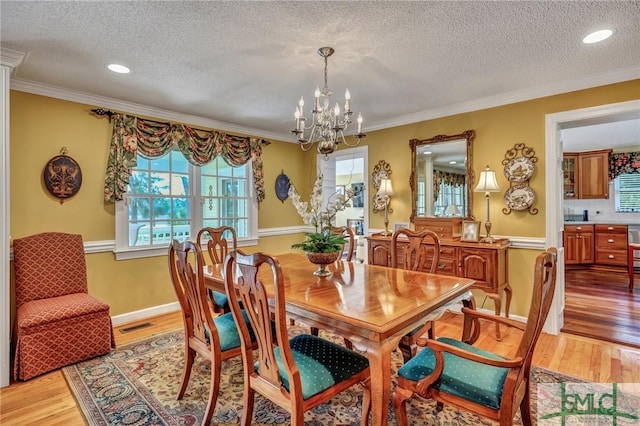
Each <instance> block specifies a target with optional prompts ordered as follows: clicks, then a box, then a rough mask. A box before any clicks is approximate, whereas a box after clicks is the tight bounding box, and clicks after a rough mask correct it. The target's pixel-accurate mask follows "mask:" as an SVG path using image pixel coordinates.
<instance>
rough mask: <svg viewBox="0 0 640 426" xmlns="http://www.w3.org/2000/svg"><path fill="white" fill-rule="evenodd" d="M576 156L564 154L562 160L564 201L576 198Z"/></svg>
mask: <svg viewBox="0 0 640 426" xmlns="http://www.w3.org/2000/svg"><path fill="white" fill-rule="evenodd" d="M577 179H578V154H569V153H565V154H564V156H563V159H562V182H563V192H562V193H563V194H564V198H565V200H571V199H575V198H578V185H577V184H576V180H577Z"/></svg>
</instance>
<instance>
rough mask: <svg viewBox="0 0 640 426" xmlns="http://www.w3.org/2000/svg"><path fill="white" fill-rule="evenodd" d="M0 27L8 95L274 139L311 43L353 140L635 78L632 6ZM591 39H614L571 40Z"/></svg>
mask: <svg viewBox="0 0 640 426" xmlns="http://www.w3.org/2000/svg"><path fill="white" fill-rule="evenodd" d="M0 17H1V27H0V41H1V46H2V48H9V49H13V50H17V51H19V52H23V53H26V54H27V56H26V58H25V60H24V61H23V63H22V64H21V65H19V66H18V67H17V68H16V70H15V72H14V75H13V80H12V87H14V88H18V89H19V90H26V91H33V92H37V91H42V90H43V88H55V89H65V90H72V91H76V92H79V93H82V94H91V95H95V96H98V97H104V98H108V99H110V100H114V102H112V104H115V101H118V102H124V103H123V104H122V105H126V104H136V105H142V106H146V107H152V108H154V109H159V110H162V111H169V112H173V113H178V114H186V115H189V116H195V117H199V118H202V119H203V120H205V121H206V122H207V123H209V124H210V126H211V127H216V128H219V129H222V130H227V131H231V130H235V131H239V130H242V131H244V132H246V133H249V134H253V135H256V136H263V137H267V138H268V137H271V138H279V139H285V140H288V139H290V138H291V135H290V133H289V130H290V129H291V128H293V124H294V123H293V111H294V108H295V105H296V104H297V100H298V99H299V97H300V96H301V95H303V96H304V97H305V99H306V101H307V105H310V103H311V100H312V96H313V92H314V89H315V87H316V86H322V84H323V74H322V72H323V61H322V58H321V57H320V56H318V55H317V53H316V50H317V48H319V47H322V46H331V47H334V48H335V49H336V53H335V54H334V55H333V56H332V57H331V58H330V59H329V87H330V89H331V90H332V91H333V92H334V95H333V97H332V99H333V102H340V103H341V104H342V103H343V96H344V95H343V94H344V90H345V88H347V87H348V88H349V90H350V92H351V96H352V101H351V104H352V108H353V110H354V111H355V112H356V114H357V113H358V112H362V114H363V116H364V118H365V124H364V130H365V132H366V131H367V130H376V129H381V128H385V127H390V126H394V125H398V124H405V123H410V122H415V121H420V120H424V119H427V118H432V117H437V116H442V115H449V114H451V113H456V112H463V111H468V110H473V109H478V108H483V107H488V106H494V105H500V104H505V103H510V102H514V101H518V100H523V99H527V98H533V97H537V96H546V95H549V94H554V93H561V92H566V91H570V90H577V89H581V88H584V87H591V86H596V85H601V84H607V83H612V82H617V81H625V80H629V79H633V78H639V77H640V31H638V22H640V3H639V2H638V1H539V2H532V1H526V2H524V1H513V2H494V1H465V2H453V1H435V2H432V1H423V2H382V1H376V2H362V1H351V2H321V1H304V2H240V1H232V2H214V1H210V2H206V1H200V2H195V1H194V2H183V1H169V2H151V1H135V2H128V1H117V2H116V1H102V2H93V1H92V2H84V1H74V2H62V1H45V2H39V1H28V2H27V1H7V0H2V1H1V2H0ZM602 28H614V29H615V30H616V33H615V34H614V35H613V36H612V37H611V38H610V39H608V40H606V41H604V42H602V43H598V44H593V45H585V44H583V43H582V41H581V40H582V38H583V37H584V36H585V35H586V34H588V33H590V32H591V31H594V30H597V29H602ZM112 62H117V63H121V64H124V65H127V66H128V67H130V68H131V69H132V72H131V73H130V74H128V75H118V74H114V73H111V72H109V71H107V70H106V68H105V65H106V64H108V63H112ZM105 103H107V104H108V102H105ZM96 106H104V105H96ZM308 110H309V108H307V111H308ZM200 122H202V120H201V121H200Z"/></svg>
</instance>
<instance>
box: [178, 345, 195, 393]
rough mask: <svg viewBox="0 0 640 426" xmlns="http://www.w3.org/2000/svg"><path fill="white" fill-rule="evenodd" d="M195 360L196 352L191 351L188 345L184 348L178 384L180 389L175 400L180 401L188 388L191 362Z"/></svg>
mask: <svg viewBox="0 0 640 426" xmlns="http://www.w3.org/2000/svg"><path fill="white" fill-rule="evenodd" d="M195 358H196V351H194V350H193V349H191V348H190V347H189V346H188V344H187V345H185V348H184V368H183V370H182V382H181V383H180V389H179V390H178V395H177V396H176V399H178V400H179V399H182V397H183V396H184V393H185V391H186V390H187V386H189V378H190V377H191V369H192V367H193V361H194V360H195Z"/></svg>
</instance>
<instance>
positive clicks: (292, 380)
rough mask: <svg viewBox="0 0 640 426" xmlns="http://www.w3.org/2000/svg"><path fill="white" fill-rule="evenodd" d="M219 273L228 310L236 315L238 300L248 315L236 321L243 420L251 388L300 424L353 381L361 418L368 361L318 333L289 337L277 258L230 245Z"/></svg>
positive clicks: (367, 401) (366, 408)
mask: <svg viewBox="0 0 640 426" xmlns="http://www.w3.org/2000/svg"><path fill="white" fill-rule="evenodd" d="M234 271H235V274H236V278H235V279H234V278H233V277H232V272H234ZM261 271H264V273H263V275H260V272H261ZM224 276H225V280H224V282H225V290H226V292H227V294H228V295H229V304H230V306H231V313H232V314H233V316H234V318H236V320H238V319H240V318H242V316H241V315H242V311H241V308H240V303H242V306H244V310H245V312H246V316H247V317H248V318H249V321H248V324H247V323H245V322H244V321H240V322H239V327H238V328H239V329H240V336H241V346H242V362H243V367H244V391H243V404H242V405H243V412H242V424H243V425H246V426H248V425H250V424H251V421H252V418H253V406H254V400H255V393H256V392H257V393H259V394H261V395H262V396H264V397H265V398H267V399H268V400H270V401H272V402H273V403H275V404H276V405H278V406H280V407H282V408H283V409H285V410H287V411H288V412H289V413H290V415H291V424H293V425H297V426H302V425H303V424H304V413H305V412H306V411H308V410H310V409H311V408H313V407H315V406H317V405H319V404H322V403H324V402H326V401H328V400H329V399H331V398H332V397H334V396H335V395H337V394H339V393H340V392H342V391H344V390H346V389H347V388H349V387H351V386H353V385H355V384H360V385H362V387H363V389H364V392H363V402H362V418H363V419H364V421H363V423H366V420H367V419H368V416H369V412H370V409H371V395H370V390H369V381H370V371H369V361H368V360H367V358H366V357H364V356H362V355H360V354H359V353H357V352H354V351H352V350H349V349H347V348H345V347H342V346H340V345H338V344H335V343H333V342H330V341H328V340H324V339H322V338H320V337H317V336H313V335H310V334H300V335H297V336H295V337H292V338H289V335H288V330H287V317H286V308H285V302H286V300H285V293H284V277H283V274H282V269H281V267H280V264H279V262H278V260H277V259H276V258H275V257H272V256H270V255H267V254H263V253H255V254H250V255H247V254H244V253H243V252H241V251H239V250H235V251H232V252H231V253H229V255H228V256H227V258H226V260H225V263H224ZM271 284H272V289H273V291H271V289H270V287H271V286H270V285H271ZM269 299H272V300H269ZM272 312H273V313H274V315H273V316H274V319H275V324H274V325H272V321H271V319H272ZM249 325H250V326H251V327H252V329H253V330H254V332H255V334H256V340H257V345H258V350H257V351H256V352H257V353H256V352H254V350H253V348H252V347H251V345H250V343H251V339H250V334H249Z"/></svg>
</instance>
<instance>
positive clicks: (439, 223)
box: [414, 218, 462, 240]
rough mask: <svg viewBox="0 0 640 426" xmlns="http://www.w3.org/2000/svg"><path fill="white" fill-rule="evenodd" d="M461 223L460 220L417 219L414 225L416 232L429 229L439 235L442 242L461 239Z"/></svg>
mask: <svg viewBox="0 0 640 426" xmlns="http://www.w3.org/2000/svg"><path fill="white" fill-rule="evenodd" d="M461 223H462V220H461V219H459V218H446V219H438V218H416V219H415V222H414V225H415V230H416V231H421V230H423V229H429V230H431V231H433V232H435V233H436V234H438V237H439V238H440V239H441V240H453V239H455V238H458V237H460V226H461Z"/></svg>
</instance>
